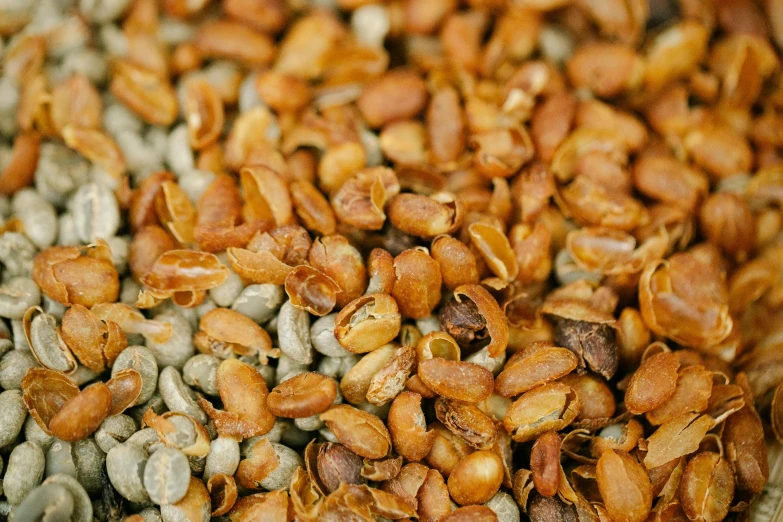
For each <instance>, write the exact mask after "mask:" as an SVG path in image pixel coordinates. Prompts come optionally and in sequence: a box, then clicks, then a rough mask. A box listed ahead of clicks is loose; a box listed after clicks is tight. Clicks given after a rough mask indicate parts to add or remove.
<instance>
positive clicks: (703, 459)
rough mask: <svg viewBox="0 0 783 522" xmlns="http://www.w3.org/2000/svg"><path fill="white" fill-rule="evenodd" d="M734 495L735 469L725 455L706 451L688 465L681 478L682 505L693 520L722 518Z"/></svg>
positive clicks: (726, 512) (710, 520) (710, 521)
mask: <svg viewBox="0 0 783 522" xmlns="http://www.w3.org/2000/svg"><path fill="white" fill-rule="evenodd" d="M733 497H734V472H733V470H732V469H731V465H730V464H729V462H728V460H726V458H725V457H722V456H721V455H719V454H717V453H713V452H711V451H704V452H701V453H699V454H697V455H696V456H695V457H693V458H692V459H691V460H690V461H689V462H688V465H687V466H686V467H685V472H684V473H683V475H682V479H681V481H680V505H681V506H682V509H683V511H684V512H685V514H686V515H687V516H688V518H689V519H691V520H704V521H705V522H707V521H708V522H712V521H718V520H723V519H724V518H725V517H726V515H728V513H729V508H730V507H731V501H732V499H733Z"/></svg>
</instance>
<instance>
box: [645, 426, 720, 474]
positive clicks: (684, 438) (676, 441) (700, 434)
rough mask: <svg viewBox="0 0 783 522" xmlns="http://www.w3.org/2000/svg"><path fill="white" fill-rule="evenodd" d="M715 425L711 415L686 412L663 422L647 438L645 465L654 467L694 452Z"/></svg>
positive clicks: (648, 467) (650, 467)
mask: <svg viewBox="0 0 783 522" xmlns="http://www.w3.org/2000/svg"><path fill="white" fill-rule="evenodd" d="M713 426H714V420H713V419H712V418H711V417H710V416H709V415H699V414H698V413H686V414H684V415H680V416H679V417H677V418H675V419H672V420H670V421H668V422H666V423H664V424H662V425H661V426H660V427H659V428H658V429H657V430H655V432H654V433H653V434H652V435H650V437H649V438H648V439H647V455H646V456H645V457H644V465H645V466H646V467H647V469H652V468H655V467H658V466H661V465H663V464H666V463H667V462H670V461H672V460H674V459H676V458H678V457H682V456H683V455H688V454H689V453H693V452H694V451H696V450H697V449H698V447H699V443H701V441H702V439H703V438H704V435H706V433H707V432H708V431H709V430H710V429H712V427H713Z"/></svg>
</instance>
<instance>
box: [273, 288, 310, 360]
mask: <svg viewBox="0 0 783 522" xmlns="http://www.w3.org/2000/svg"><path fill="white" fill-rule="evenodd" d="M277 338H278V342H279V343H280V351H281V352H283V354H285V355H286V356H288V357H290V358H291V359H293V360H294V361H296V362H298V363H300V364H305V365H307V364H310V363H311V362H313V346H312V344H311V342H310V314H308V313H307V312H306V311H304V310H300V309H298V308H296V307H295V306H294V305H292V304H291V301H286V302H285V303H283V306H281V307H280V313H279V314H278V316H277ZM278 374H279V372H278Z"/></svg>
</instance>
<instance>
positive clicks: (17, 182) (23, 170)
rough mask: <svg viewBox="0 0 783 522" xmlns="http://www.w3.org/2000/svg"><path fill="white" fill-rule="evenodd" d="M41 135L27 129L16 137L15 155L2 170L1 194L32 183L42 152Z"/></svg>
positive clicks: (11, 192) (0, 175)
mask: <svg viewBox="0 0 783 522" xmlns="http://www.w3.org/2000/svg"><path fill="white" fill-rule="evenodd" d="M40 143H41V136H40V135H39V134H38V133H37V132H36V131H25V132H21V133H19V134H18V135H17V136H16V137H15V138H14V148H13V155H12V156H11V158H10V159H9V160H8V161H7V163H5V166H4V167H3V170H2V172H0V194H4V195H10V194H13V193H15V192H16V191H18V190H20V189H22V188H24V187H26V186H28V185H30V183H32V181H33V177H34V176H35V169H36V167H37V165H38V156H39V154H40Z"/></svg>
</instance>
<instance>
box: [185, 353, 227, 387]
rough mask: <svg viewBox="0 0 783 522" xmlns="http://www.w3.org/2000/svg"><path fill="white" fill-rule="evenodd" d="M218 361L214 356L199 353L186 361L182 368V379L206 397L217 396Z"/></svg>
mask: <svg viewBox="0 0 783 522" xmlns="http://www.w3.org/2000/svg"><path fill="white" fill-rule="evenodd" d="M218 366H220V359H218V358H217V357H215V356H214V355H209V354H205V353H199V354H196V355H194V356H193V357H191V358H190V359H188V362H186V363H185V366H184V367H183V368H182V379H183V380H184V381H185V382H186V383H187V384H188V385H189V386H194V387H196V388H199V389H200V390H201V391H202V392H204V393H205V394H207V395H211V396H213V397H214V396H217V395H218V388H217V369H218Z"/></svg>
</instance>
